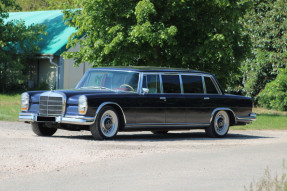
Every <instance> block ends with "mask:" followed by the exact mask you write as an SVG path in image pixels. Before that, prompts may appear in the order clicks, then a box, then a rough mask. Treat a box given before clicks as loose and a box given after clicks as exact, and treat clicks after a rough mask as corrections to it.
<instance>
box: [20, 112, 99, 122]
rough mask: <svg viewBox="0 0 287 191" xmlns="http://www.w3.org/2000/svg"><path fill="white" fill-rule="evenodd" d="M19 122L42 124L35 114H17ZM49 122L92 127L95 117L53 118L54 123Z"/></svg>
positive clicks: (69, 116)
mask: <svg viewBox="0 0 287 191" xmlns="http://www.w3.org/2000/svg"><path fill="white" fill-rule="evenodd" d="M19 121H24V122H43V121H38V115H37V114H35V113H19ZM45 122H49V121H45ZM51 122H56V123H66V124H74V125H92V124H93V123H94V122H95V117H86V116H74V115H66V116H58V117H55V121H51Z"/></svg>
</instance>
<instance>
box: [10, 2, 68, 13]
mask: <svg viewBox="0 0 287 191" xmlns="http://www.w3.org/2000/svg"><path fill="white" fill-rule="evenodd" d="M71 1H72V0H16V3H17V4H18V5H19V6H20V7H21V8H22V11H41V10H53V9H64V8H65V7H66V6H68V5H69V4H70V3H71ZM16 11H17V9H16Z"/></svg>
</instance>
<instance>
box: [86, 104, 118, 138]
mask: <svg viewBox="0 0 287 191" xmlns="http://www.w3.org/2000/svg"><path fill="white" fill-rule="evenodd" d="M118 130H119V117H118V113H117V111H116V110H115V109H114V108H113V107H111V106H105V107H103V108H102V109H101V111H100V112H99V113H98V115H97V119H96V122H95V123H94V124H93V125H91V126H90V131H91V133H92V135H93V137H94V138H95V139H96V140H104V139H112V138H113V137H115V136H116V135H117V133H118Z"/></svg>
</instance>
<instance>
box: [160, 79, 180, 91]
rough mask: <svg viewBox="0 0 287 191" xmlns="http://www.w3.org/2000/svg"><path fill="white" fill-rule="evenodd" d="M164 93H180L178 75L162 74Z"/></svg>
mask: <svg viewBox="0 0 287 191" xmlns="http://www.w3.org/2000/svg"><path fill="white" fill-rule="evenodd" d="M162 85H163V92H164V93H181V90H180V81H179V76H178V75H162Z"/></svg>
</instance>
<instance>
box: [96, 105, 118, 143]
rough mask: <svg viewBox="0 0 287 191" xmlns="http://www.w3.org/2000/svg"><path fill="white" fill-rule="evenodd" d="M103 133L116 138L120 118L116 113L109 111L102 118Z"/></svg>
mask: <svg viewBox="0 0 287 191" xmlns="http://www.w3.org/2000/svg"><path fill="white" fill-rule="evenodd" d="M100 126H101V131H102V133H103V134H104V135H105V136H106V137H112V136H114V135H115V134H116V133H117V131H118V118H117V115H116V114H115V112H113V111H112V110H108V111H106V112H105V113H103V115H102V117H101V123H100Z"/></svg>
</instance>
